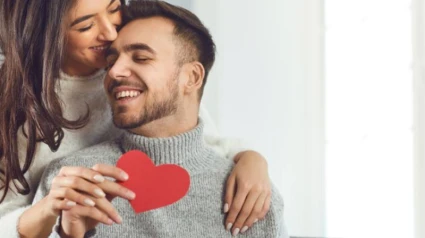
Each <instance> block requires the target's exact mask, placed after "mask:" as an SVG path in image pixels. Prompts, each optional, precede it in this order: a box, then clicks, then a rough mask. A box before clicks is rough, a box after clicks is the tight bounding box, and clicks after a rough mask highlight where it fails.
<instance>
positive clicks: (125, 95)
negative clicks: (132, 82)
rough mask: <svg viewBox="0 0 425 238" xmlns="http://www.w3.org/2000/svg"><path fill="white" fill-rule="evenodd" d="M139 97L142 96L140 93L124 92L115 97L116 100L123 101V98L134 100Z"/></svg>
mask: <svg viewBox="0 0 425 238" xmlns="http://www.w3.org/2000/svg"><path fill="white" fill-rule="evenodd" d="M139 95H140V92H139V91H122V92H119V93H117V94H116V95H115V98H116V99H121V98H126V97H131V98H134V97H137V96H139Z"/></svg>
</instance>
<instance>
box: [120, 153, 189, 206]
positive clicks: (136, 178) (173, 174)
mask: <svg viewBox="0 0 425 238" xmlns="http://www.w3.org/2000/svg"><path fill="white" fill-rule="evenodd" d="M117 167H118V168H121V169H122V170H124V171H125V172H126V173H128V175H129V179H128V180H127V181H124V182H120V184H121V185H123V186H124V187H126V188H128V189H130V190H132V191H133V192H134V193H136V198H135V199H134V200H132V201H130V204H131V206H132V207H133V209H134V211H135V212H136V213H141V212H146V211H150V210H153V209H157V208H160V207H165V206H168V205H171V204H173V203H175V202H177V201H179V200H180V199H182V198H183V197H184V196H185V195H186V194H187V192H188V191H189V186H190V176H189V173H188V172H187V171H186V170H185V169H183V168H182V167H180V166H178V165H174V164H164V165H160V166H155V165H154V163H153V162H152V160H151V159H150V158H149V156H147V155H146V154H145V153H143V152H141V151H137V150H132V151H129V152H127V153H125V154H124V155H123V156H121V158H120V159H119V160H118V162H117Z"/></svg>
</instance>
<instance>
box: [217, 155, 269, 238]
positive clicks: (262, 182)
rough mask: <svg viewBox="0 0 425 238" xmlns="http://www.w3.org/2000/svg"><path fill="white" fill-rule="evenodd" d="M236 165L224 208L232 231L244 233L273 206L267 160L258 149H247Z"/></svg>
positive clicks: (229, 183)
mask: <svg viewBox="0 0 425 238" xmlns="http://www.w3.org/2000/svg"><path fill="white" fill-rule="evenodd" d="M234 160H235V163H236V165H235V167H234V169H233V171H232V173H231V174H230V176H229V178H228V180H227V186H226V196H225V205H224V208H223V209H224V212H225V213H228V214H227V219H226V222H225V227H226V229H227V230H230V229H232V234H233V235H237V234H238V233H239V232H241V233H244V232H245V231H247V230H248V229H249V228H250V227H251V226H252V225H253V224H254V223H255V222H257V221H258V220H260V219H263V218H264V217H265V216H266V214H267V212H268V211H269V208H270V199H271V185H270V179H269V175H268V165H267V161H266V160H265V159H264V158H263V157H262V156H261V155H260V154H259V153H257V152H255V151H244V152H241V153H239V154H237V155H236V157H235V158H234Z"/></svg>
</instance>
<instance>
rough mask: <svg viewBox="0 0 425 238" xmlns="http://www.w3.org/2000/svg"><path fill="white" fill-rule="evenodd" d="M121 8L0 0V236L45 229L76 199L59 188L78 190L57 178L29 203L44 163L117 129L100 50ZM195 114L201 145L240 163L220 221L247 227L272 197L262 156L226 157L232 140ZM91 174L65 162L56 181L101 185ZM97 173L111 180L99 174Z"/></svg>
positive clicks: (112, 2)
mask: <svg viewBox="0 0 425 238" xmlns="http://www.w3.org/2000/svg"><path fill="white" fill-rule="evenodd" d="M121 4H124V1H119V0H96V1H93V0H61V1H53V0H52V1H46V0H33V1H27V0H0V47H1V48H2V49H3V53H4V56H5V59H4V63H3V65H2V67H1V69H0V87H1V88H2V91H1V92H0V102H1V106H0V116H1V119H0V174H1V175H0V178H1V180H0V181H2V182H3V183H2V184H0V186H1V185H3V188H2V189H1V191H0V196H1V197H0V199H1V200H0V201H1V204H0V230H1V231H2V235H5V236H6V237H9V236H12V237H17V236H19V235H18V231H19V233H20V234H21V235H22V236H24V237H27V236H28V237H42V236H45V235H46V234H48V233H49V232H50V231H51V227H52V226H53V222H54V221H55V218H56V217H57V216H58V214H60V211H61V210H64V209H68V207H67V205H69V203H68V202H67V203H65V201H71V202H73V200H72V199H70V197H69V196H68V195H69V194H64V193H61V192H60V191H64V189H65V188H66V189H67V190H66V191H72V193H73V194H74V195H75V194H80V192H81V191H79V190H78V189H76V187H75V184H72V183H67V184H66V183H65V182H64V183H62V184H61V186H58V187H55V186H52V188H51V192H50V194H49V196H47V197H46V198H45V199H43V200H42V201H40V202H38V203H37V204H35V205H33V206H29V204H31V200H32V197H33V196H34V194H33V192H34V190H35V189H36V187H37V183H38V181H39V179H40V177H41V174H42V172H43V169H44V168H45V166H46V165H47V164H48V163H49V162H50V161H52V160H54V159H57V158H59V157H63V156H65V155H67V154H69V153H72V152H75V151H78V150H81V149H83V148H85V147H88V146H91V145H94V144H97V143H99V142H101V141H104V140H108V139H111V138H115V137H116V136H118V135H119V134H120V131H119V130H117V129H115V127H114V126H113V125H112V124H111V123H112V120H111V115H110V110H109V108H108V104H107V100H106V99H105V95H104V92H103V88H102V80H103V77H104V75H105V71H104V70H103V69H102V68H103V67H105V65H106V63H105V59H104V57H103V52H104V50H105V49H106V48H107V47H108V45H109V44H110V43H111V42H112V41H113V40H114V39H115V38H116V37H117V30H116V29H117V28H118V27H119V26H120V24H121V14H120V6H121ZM200 116H201V117H202V118H204V121H206V124H207V125H206V131H205V133H206V134H207V135H211V136H212V137H208V138H206V140H207V143H209V144H210V145H211V146H214V147H216V148H217V149H218V150H221V151H222V152H224V153H226V154H227V156H228V157H231V158H234V160H235V162H236V163H237V164H236V166H235V169H234V170H233V172H232V174H231V175H230V177H229V180H228V186H227V188H226V197H225V203H224V204H225V205H224V208H223V209H224V212H229V214H228V216H227V219H226V223H225V226H226V228H227V229H230V228H233V229H240V230H242V229H243V228H244V227H250V226H251V225H252V224H253V223H254V222H255V221H256V220H257V219H261V218H262V217H264V216H265V213H266V212H267V210H268V206H269V203H270V202H269V199H270V185H269V180H268V175H267V165H266V163H265V160H264V159H263V158H262V157H261V156H260V155H259V154H258V153H256V152H253V151H244V152H240V153H237V155H236V156H233V155H235V154H236V153H232V152H231V151H235V146H232V144H231V143H229V140H224V139H220V138H216V137H214V133H211V132H209V130H210V131H211V123H208V115H205V113H202V112H201V115H200ZM208 124H210V125H208ZM208 127H210V128H208ZM41 142H42V143H41ZM228 148H230V149H228ZM236 149H237V147H236ZM88 170H89V169H86V168H64V171H62V172H61V174H59V175H58V176H57V181H66V179H69V178H73V179H74V181H77V180H78V179H80V180H81V179H84V180H85V181H89V182H91V183H93V184H95V183H96V182H99V181H95V180H90V178H87V177H85V175H87V173H89V172H90V173H93V170H89V171H88ZM94 172H95V173H96V175H99V176H111V174H108V173H107V172H105V171H102V170H97V171H94ZM92 177H93V176H92ZM98 178H99V177H98ZM116 178H117V179H118V177H116ZM236 188H237V189H236ZM12 189H13V190H12ZM10 190H12V191H10ZM15 191H16V192H15ZM244 230H246V229H244Z"/></svg>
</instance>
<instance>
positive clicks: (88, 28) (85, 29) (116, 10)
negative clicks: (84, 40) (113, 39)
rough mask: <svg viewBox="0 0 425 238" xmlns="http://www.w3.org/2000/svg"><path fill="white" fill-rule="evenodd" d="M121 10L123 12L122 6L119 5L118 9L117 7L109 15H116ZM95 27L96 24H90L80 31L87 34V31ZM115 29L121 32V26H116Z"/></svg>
mask: <svg viewBox="0 0 425 238" xmlns="http://www.w3.org/2000/svg"><path fill="white" fill-rule="evenodd" d="M120 10H121V5H118V7H116V8H115V9H114V10H111V11H109V13H110V14H114V13H116V12H119V11H120ZM93 25H94V23H92V24H90V26H87V27H83V28H80V29H78V31H79V32H85V31H88V30H90V29H91V28H92V27H93ZM115 28H116V29H117V30H119V28H120V25H115Z"/></svg>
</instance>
